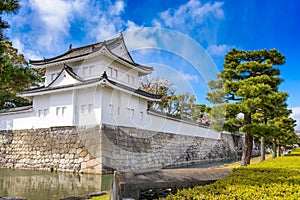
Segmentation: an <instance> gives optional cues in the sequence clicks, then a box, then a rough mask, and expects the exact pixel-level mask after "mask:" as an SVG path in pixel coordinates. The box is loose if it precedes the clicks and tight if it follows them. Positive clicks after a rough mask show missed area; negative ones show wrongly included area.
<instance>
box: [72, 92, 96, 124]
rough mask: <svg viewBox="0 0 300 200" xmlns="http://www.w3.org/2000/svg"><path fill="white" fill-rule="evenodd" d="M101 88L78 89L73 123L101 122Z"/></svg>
mask: <svg viewBox="0 0 300 200" xmlns="http://www.w3.org/2000/svg"><path fill="white" fill-rule="evenodd" d="M101 94H102V91H101V88H100V87H98V88H96V87H95V88H87V89H84V90H78V91H77V94H76V102H74V107H75V109H76V110H75V124H76V125H78V126H82V125H95V124H100V122H101V110H102V108H101V101H102V97H101Z"/></svg>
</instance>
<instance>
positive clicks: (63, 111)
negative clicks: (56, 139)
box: [61, 106, 67, 116]
mask: <svg viewBox="0 0 300 200" xmlns="http://www.w3.org/2000/svg"><path fill="white" fill-rule="evenodd" d="M66 109H67V107H66V106H64V107H62V108H61V115H62V116H64V115H65V113H66Z"/></svg>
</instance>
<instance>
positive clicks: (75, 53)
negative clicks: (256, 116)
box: [29, 33, 153, 70]
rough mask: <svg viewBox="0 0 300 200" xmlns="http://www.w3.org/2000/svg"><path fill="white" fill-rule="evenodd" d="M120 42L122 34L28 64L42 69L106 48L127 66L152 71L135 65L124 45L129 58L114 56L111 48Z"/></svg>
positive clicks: (30, 61)
mask: <svg viewBox="0 0 300 200" xmlns="http://www.w3.org/2000/svg"><path fill="white" fill-rule="evenodd" d="M122 42H124V38H123V34H122V33H121V34H120V36H118V37H116V38H113V39H110V40H106V41H103V42H98V43H95V44H90V45H87V46H83V47H78V48H70V49H69V50H68V51H67V52H65V53H63V54H61V55H58V56H56V57H52V58H44V59H43V60H29V63H30V64H31V65H33V66H38V67H43V65H47V64H51V63H56V62H62V61H67V60H71V59H75V58H80V57H83V56H87V55H90V54H93V53H95V52H97V51H99V50H100V49H101V48H102V47H106V48H107V50H109V52H110V53H111V54H113V55H114V56H116V57H117V58H119V59H121V60H123V61H125V62H126V63H128V64H131V65H134V66H135V67H138V68H141V69H143V70H152V69H153V68H152V67H148V66H143V65H140V64H137V63H135V62H134V61H133V59H132V58H131V55H130V53H129V52H128V51H127V48H126V45H125V51H126V54H127V55H128V57H129V60H127V59H125V58H123V57H121V56H119V55H116V54H115V53H113V52H112V51H111V50H112V49H113V48H115V47H116V46H118V45H120V44H121V43H122ZM124 44H125V43H124Z"/></svg>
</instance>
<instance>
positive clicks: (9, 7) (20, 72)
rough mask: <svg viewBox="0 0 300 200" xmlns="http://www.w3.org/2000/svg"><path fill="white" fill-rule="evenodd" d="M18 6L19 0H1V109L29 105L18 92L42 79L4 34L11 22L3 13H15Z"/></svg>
mask: <svg viewBox="0 0 300 200" xmlns="http://www.w3.org/2000/svg"><path fill="white" fill-rule="evenodd" d="M18 8H19V1H17V0H10V1H9V0H7V1H0V109H3V108H9V107H15V106H23V105H28V104H29V102H28V101H27V100H25V99H22V98H21V97H18V96H17V93H20V92H22V91H23V90H24V89H26V88H28V87H30V86H33V85H37V84H38V83H39V82H40V81H41V76H40V74H39V73H38V72H37V71H35V70H32V69H30V68H29V67H28V64H27V62H26V60H25V59H24V56H23V55H22V54H19V53H18V50H17V49H16V48H14V47H13V46H12V43H11V42H9V41H8V40H6V39H5V37H4V35H3V30H5V29H7V28H9V24H8V23H7V22H6V21H4V20H3V19H2V15H3V14H10V13H15V12H16V11H17V10H18Z"/></svg>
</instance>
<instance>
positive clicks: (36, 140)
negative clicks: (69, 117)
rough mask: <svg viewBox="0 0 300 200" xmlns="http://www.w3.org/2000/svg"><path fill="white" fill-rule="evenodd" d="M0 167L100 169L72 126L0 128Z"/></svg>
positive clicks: (83, 170)
mask: <svg viewBox="0 0 300 200" xmlns="http://www.w3.org/2000/svg"><path fill="white" fill-rule="evenodd" d="M0 167H1V168H25V169H26V168H30V169H41V170H60V171H76V172H81V171H82V172H92V173H93V172H94V173H96V172H98V173H101V172H102V171H101V170H102V165H101V163H99V162H96V160H95V158H94V157H93V156H92V155H91V154H90V153H89V151H88V150H87V149H86V148H85V146H84V144H83V143H82V141H81V139H80V137H79V136H78V131H77V129H76V128H75V127H56V128H49V129H28V130H14V131H0Z"/></svg>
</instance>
